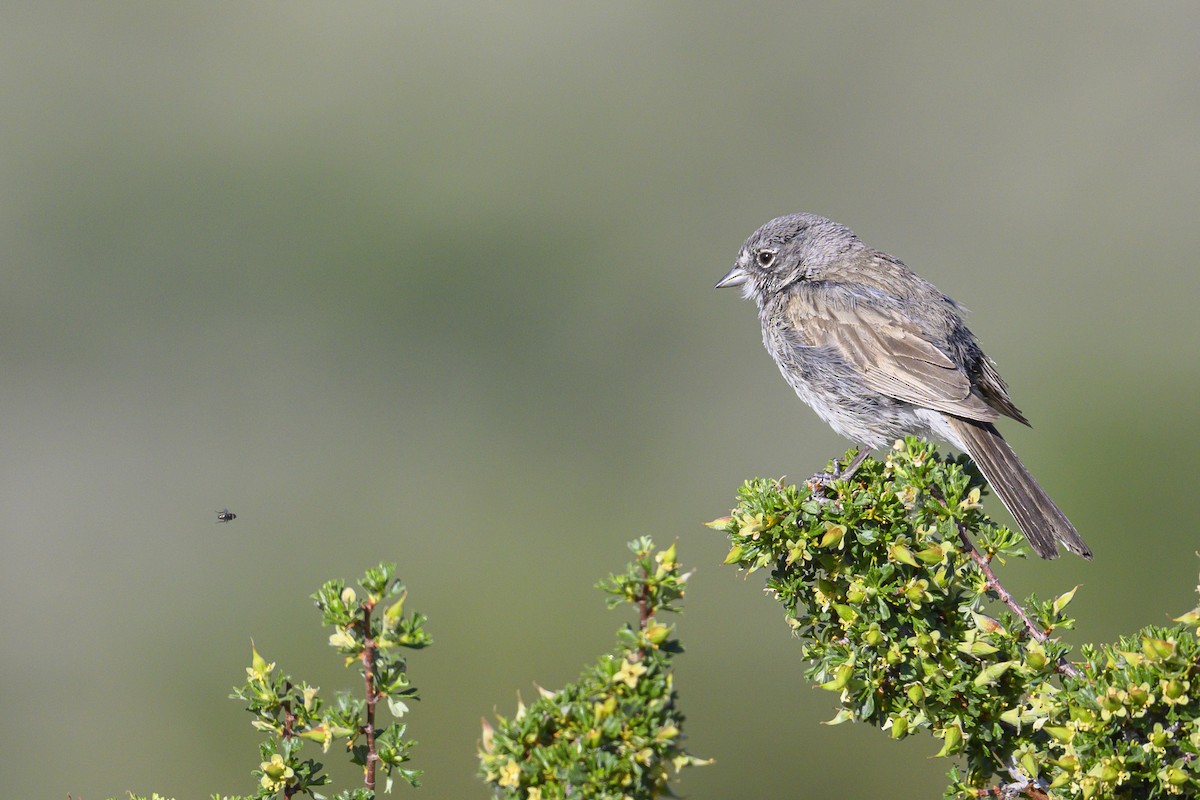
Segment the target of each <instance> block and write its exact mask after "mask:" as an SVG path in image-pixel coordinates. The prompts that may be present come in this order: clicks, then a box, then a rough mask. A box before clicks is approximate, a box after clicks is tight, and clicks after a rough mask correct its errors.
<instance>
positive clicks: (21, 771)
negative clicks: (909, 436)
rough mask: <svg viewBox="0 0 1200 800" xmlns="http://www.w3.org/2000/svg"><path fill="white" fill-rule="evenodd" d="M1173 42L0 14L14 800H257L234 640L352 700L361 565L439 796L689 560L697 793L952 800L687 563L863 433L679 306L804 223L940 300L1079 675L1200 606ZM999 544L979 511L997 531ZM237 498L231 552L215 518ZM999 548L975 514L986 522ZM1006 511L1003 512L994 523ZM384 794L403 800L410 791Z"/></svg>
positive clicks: (854, 28)
mask: <svg viewBox="0 0 1200 800" xmlns="http://www.w3.org/2000/svg"><path fill="white" fill-rule="evenodd" d="M1198 26H1200V6H1197V5H1195V4H1190V3H1178V4H1156V5H1154V6H1149V5H1146V4H1116V3H1113V4H1100V3H1089V4H1082V3H1073V4H1065V3H1064V4H1055V5H1053V6H1049V5H1045V4H1040V3H1011V4H995V5H992V4H988V5H985V4H952V3H925V4H921V3H918V4H885V3H846V4H823V5H807V6H806V5H799V4H794V3H771V4H757V5H754V6H752V7H744V6H742V7H738V8H736V9H735V8H734V7H733V6H732V5H724V4H707V5H705V4H683V3H669V4H668V3H662V4H634V3H573V4H552V3H519V4H499V3H496V4H472V5H466V4H449V3H447V4H434V3H411V4H410V3H403V4H391V3H364V4H332V3H330V4H316V3H288V4H281V3H276V4H267V3H263V4H235V3H224V4H216V3H169V4H166V3H150V2H138V3H44V4H33V3H28V4H7V5H6V6H5V7H4V8H3V10H0V92H2V95H0V99H2V103H3V110H4V113H3V125H2V126H0V170H2V172H0V176H2V180H0V225H3V241H4V256H3V260H2V269H3V273H2V280H3V290H2V291H0V303H2V304H3V313H2V314H0V331H2V336H0V360H2V367H3V372H2V378H0V409H2V413H0V429H2V432H3V438H2V441H3V453H4V458H3V461H2V463H0V469H2V470H3V480H2V481H0V492H2V497H3V520H2V522H0V525H2V530H3V533H2V539H0V546H2V550H3V556H2V559H0V591H2V592H3V595H2V597H0V602H2V610H0V641H3V650H2V653H3V655H2V656H0V681H2V689H0V720H2V729H0V730H2V732H0V736H2V737H3V738H2V740H0V775H3V779H2V781H0V783H2V784H3V791H4V794H5V795H6V796H9V797H20V798H26V797H28V798H32V797H63V796H65V795H66V794H67V793H68V792H70V793H72V795H73V796H75V797H77V798H78V797H79V796H81V795H82V796H83V797H85V798H88V800H96V798H102V797H104V796H108V795H113V794H118V793H122V792H124V791H125V790H127V789H136V790H141V791H149V790H151V789H154V790H157V791H160V792H164V793H170V794H174V795H178V796H179V797H180V798H199V797H207V796H208V793H209V792H217V791H219V792H234V791H239V792H240V791H250V790H251V789H252V785H251V779H250V776H249V771H250V770H251V769H252V768H253V767H254V766H256V765H257V762H258V758H257V751H256V747H255V743H256V742H257V741H258V736H257V735H256V733H255V732H254V731H253V730H251V728H250V726H249V724H248V723H249V717H248V716H247V715H246V714H244V712H242V710H241V708H240V706H239V704H237V703H235V702H233V701H230V700H227V699H226V695H227V694H228V692H229V689H230V687H231V686H233V685H234V684H235V683H238V682H240V681H241V679H242V678H243V676H244V672H243V668H244V666H245V665H246V664H247V663H248V660H249V642H250V638H251V637H252V636H253V637H254V638H255V640H256V641H257V643H258V645H259V648H260V650H261V651H262V652H263V654H264V655H266V656H267V657H268V658H269V659H271V660H276V661H278V662H279V663H280V665H281V667H282V668H284V669H285V670H287V671H289V672H291V673H292V674H294V675H300V676H304V677H307V678H309V679H310V680H313V681H314V682H318V683H320V684H321V685H322V686H323V687H324V688H325V689H327V690H333V689H335V688H337V687H341V686H348V685H350V684H351V682H352V680H351V678H352V676H351V674H350V673H348V672H343V671H342V670H341V668H340V666H339V665H338V663H337V660H336V658H335V657H334V656H333V654H332V652H331V651H329V649H328V648H327V646H326V644H325V633H323V632H322V631H320V630H319V629H318V624H319V620H318V616H317V613H316V611H315V610H314V609H313V608H312V607H311V603H310V601H309V600H308V595H309V593H310V592H312V591H314V590H315V589H316V588H317V587H318V586H319V585H320V583H321V582H322V581H323V580H325V579H327V578H332V577H343V578H353V577H356V576H358V575H360V574H361V572H362V570H363V568H365V567H367V566H370V565H372V564H375V563H377V562H379V561H380V560H395V561H398V562H399V563H400V571H401V574H402V575H403V576H404V578H405V580H406V582H407V583H408V584H409V587H410V590H411V599H410V601H409V604H410V607H415V608H417V609H420V610H423V611H424V612H426V613H427V614H429V616H430V620H431V621H430V630H431V632H432V633H433V635H434V637H435V639H436V645H435V646H434V647H433V648H432V649H430V650H428V651H425V652H422V653H419V654H417V655H416V656H415V657H414V658H413V659H412V660H411V662H410V666H411V671H412V674H413V677H414V679H415V681H416V683H417V685H418V686H420V687H421V689H422V694H423V701H422V703H420V704H419V705H418V706H417V707H416V709H415V711H414V713H413V714H412V715H411V718H410V719H411V731H412V733H413V735H414V736H415V737H416V738H417V739H419V740H420V746H419V748H418V749H417V751H416V762H415V766H417V767H420V768H424V769H425V770H427V773H426V787H425V788H423V789H421V790H420V791H421V793H422V795H423V796H426V797H445V798H449V797H454V798H466V797H484V796H486V793H485V791H484V788H483V786H482V784H480V783H478V782H477V781H476V779H475V778H474V770H475V765H476V762H475V755H474V752H475V746H476V741H477V739H478V735H479V718H480V717H481V716H483V715H490V714H491V712H492V710H493V709H499V710H501V711H503V712H511V710H512V709H513V707H514V705H515V702H516V692H517V691H518V690H519V691H522V692H523V693H524V694H525V696H526V697H530V696H531V695H532V694H533V689H532V683H533V682H534V681H536V682H537V683H539V684H541V685H543V686H547V687H550V688H556V687H559V686H561V685H562V684H563V683H565V682H566V681H569V680H571V679H572V678H574V676H575V675H577V673H578V671H579V669H580V668H581V667H582V666H583V665H584V664H585V663H587V662H589V661H591V660H592V659H593V658H595V656H596V655H597V654H598V653H600V652H602V651H603V650H605V649H606V648H608V647H610V646H611V644H612V642H613V632H614V630H615V629H616V627H617V626H618V625H619V624H620V623H621V622H622V621H624V620H625V619H626V618H627V617H623V616H620V615H619V614H616V613H609V612H607V611H605V610H604V607H603V600H602V597H601V596H600V595H599V593H597V592H596V591H595V590H593V589H592V588H591V587H592V584H593V583H594V582H595V581H596V580H597V579H599V578H600V577H602V575H604V574H606V573H607V572H608V571H610V570H614V569H618V568H620V566H621V565H622V564H623V563H624V561H625V556H626V552H625V550H624V542H626V541H627V540H629V539H631V538H633V537H635V536H638V535H641V534H646V533H650V534H653V535H654V536H655V537H657V539H658V541H659V542H660V543H662V544H666V543H668V542H669V541H671V540H672V539H674V538H676V537H678V538H679V540H680V555H681V558H682V560H683V561H684V562H685V564H690V565H694V566H695V567H696V568H697V572H696V574H695V576H694V578H693V582H692V584H691V591H690V593H689V597H688V603H687V609H686V613H685V614H684V616H683V618H682V619H681V620H680V622H681V624H680V634H681V636H682V639H683V642H684V644H685V646H686V647H687V650H688V652H687V654H686V655H685V656H683V657H682V658H681V660H680V661H679V675H678V679H677V687H678V690H679V691H680V693H681V695H682V702H683V708H684V710H685V712H686V713H687V714H688V718H689V719H688V734H689V736H690V743H691V748H692V750H693V751H694V752H695V753H697V754H699V755H702V756H708V757H713V758H716V759H717V764H716V765H715V766H712V767H707V768H705V769H703V770H693V771H690V772H689V773H687V774H686V776H685V780H684V782H683V784H682V786H681V787H680V788H681V791H682V792H683V793H684V794H686V795H688V796H689V797H691V798H695V799H696V800H707V799H709V798H727V797H768V796H778V795H780V794H781V793H785V794H788V795H790V796H800V797H805V796H813V797H816V796H826V795H827V794H835V795H836V796H846V797H879V796H883V795H884V794H887V795H888V796H891V795H892V794H894V789H895V787H896V786H897V785H903V786H905V787H906V790H905V792H904V794H905V796H908V797H914V798H916V797H936V796H940V793H941V790H942V788H943V787H944V781H943V778H942V776H943V774H944V771H945V768H946V767H947V766H948V765H947V764H946V763H945V762H941V761H933V760H929V759H928V758H927V757H928V756H930V755H932V754H933V753H934V752H936V750H937V745H936V744H935V743H934V742H933V741H931V740H929V739H927V738H914V739H910V740H908V741H906V742H904V743H901V744H895V743H892V742H891V741H890V740H887V739H886V737H885V736H884V735H881V734H880V733H879V732H878V731H875V730H873V729H869V728H866V727H863V726H853V725H844V726H840V727H836V728H825V727H822V726H820V725H819V724H818V723H819V722H820V721H821V720H825V719H828V718H829V717H830V716H832V703H833V698H832V697H831V696H830V695H828V694H827V693H824V692H821V691H819V690H815V689H813V688H811V686H810V685H809V682H808V681H806V680H804V678H803V676H802V674H801V673H802V669H803V664H802V662H801V660H800V657H799V650H800V648H799V645H798V643H797V642H795V641H793V640H792V639H790V637H789V634H788V630H787V627H786V626H785V624H784V622H783V619H782V613H781V610H780V609H778V608H777V607H776V606H775V605H774V604H773V602H772V601H771V600H769V599H768V598H766V597H765V596H763V595H762V593H761V587H762V578H761V576H758V575H755V576H751V577H750V578H749V579H744V578H743V577H741V576H739V575H738V574H736V573H734V572H733V571H732V570H731V569H729V568H723V567H721V566H720V562H721V559H722V558H723V557H724V555H725V552H726V549H727V545H726V544H725V542H724V541H723V540H722V538H721V537H720V536H719V535H717V534H715V533H713V532H712V531H709V530H708V529H706V528H703V527H701V525H700V523H701V522H703V521H705V520H708V519H711V518H713V517H716V516H720V515H722V514H724V513H727V511H728V509H729V507H730V506H731V505H732V503H733V494H734V491H735V489H736V487H737V486H738V485H739V483H740V482H741V481H742V480H743V479H746V478H749V477H753V476H756V475H764V476H778V475H782V474H786V475H789V476H792V477H793V478H800V477H803V476H804V475H807V474H809V473H811V472H812V471H813V470H814V469H816V468H818V467H820V466H822V465H823V464H824V462H825V460H826V459H827V458H829V457H830V456H831V455H833V454H835V453H837V452H840V451H841V450H842V449H844V448H845V447H846V446H847V443H845V442H843V441H842V440H840V439H838V438H837V437H836V436H835V435H834V434H833V433H831V432H830V431H828V430H827V429H826V428H825V427H824V426H823V425H822V424H821V423H820V422H819V421H818V420H817V418H816V417H815V416H814V415H813V414H812V413H811V412H810V411H809V410H808V409H807V408H805V407H804V406H803V405H802V404H801V403H800V402H799V401H798V400H797V399H796V398H795V397H794V396H793V394H792V393H791V391H790V390H789V389H788V388H787V387H786V385H785V384H784V383H783V381H782V380H781V379H780V377H779V375H778V373H777V371H776V369H775V366H774V365H773V364H772V363H771V361H770V359H769V357H768V356H767V355H766V353H765V352H764V351H763V350H762V346H761V344H760V340H759V332H758V324H757V320H756V318H755V314H754V309H753V307H752V306H751V305H750V304H748V303H746V302H744V301H742V300H740V299H739V297H738V296H737V294H736V293H735V292H716V291H713V289H712V286H713V283H714V282H715V281H716V280H717V279H718V278H719V277H720V276H721V275H722V274H723V273H724V272H725V270H726V269H727V268H728V267H729V265H730V264H731V262H732V259H733V257H734V255H735V253H736V251H737V249H738V247H739V246H740V244H741V242H742V240H743V239H744V238H745V237H746V236H747V235H748V234H749V233H750V232H751V231H752V230H753V229H754V228H756V227H757V226H758V225H759V224H761V223H762V222H765V221H766V220H767V219H770V218H771V217H773V216H776V215H778V214H782V213H786V212H791V211H796V210H809V211H815V212H819V213H822V214H825V215H827V216H830V217H833V218H835V219H837V220H839V221H841V222H844V223H846V224H848V225H850V226H851V227H852V228H854V229H855V230H856V231H857V232H858V233H859V234H860V235H861V236H862V237H863V238H864V239H865V240H866V241H867V242H869V243H871V244H873V245H875V246H878V247H880V248H882V249H886V250H888V251H889V252H892V253H894V254H896V255H897V256H899V257H900V258H902V259H904V260H905V261H906V262H908V263H909V264H910V265H911V266H913V267H914V268H916V269H917V270H918V271H919V272H920V273H922V274H923V275H924V276H925V277H927V278H930V279H931V280H933V281H934V282H935V283H937V284H938V285H939V286H940V287H941V288H942V289H943V290H944V291H946V292H947V293H949V294H950V295H952V296H954V297H955V298H957V299H958V300H959V301H960V302H962V303H963V304H964V305H966V306H968V307H969V308H970V309H971V311H972V315H971V317H970V320H971V324H972V327H973V328H974V330H975V331H976V333H977V334H978V335H979V336H980V338H981V339H982V341H983V343H984V346H985V347H986V348H987V349H988V351H989V352H990V353H991V355H992V356H993V357H994V358H995V359H996V360H997V361H998V362H999V364H1000V367H1001V369H1002V371H1003V373H1004V375H1005V376H1006V378H1007V379H1008V381H1009V383H1010V385H1011V387H1012V389H1013V393H1014V396H1015V398H1016V400H1017V402H1018V404H1019V405H1020V406H1021V407H1022V409H1023V410H1024V411H1025V412H1026V413H1027V414H1028V416H1029V417H1030V418H1031V419H1032V420H1033V421H1034V425H1035V426H1036V427H1035V428H1034V429H1033V430H1024V429H1021V428H1020V427H1019V426H1016V425H1009V426H1007V427H1006V428H1005V432H1006V433H1007V434H1010V435H1011V439H1012V441H1013V442H1014V446H1015V447H1016V448H1017V450H1018V451H1019V452H1020V453H1021V454H1022V455H1023V456H1024V458H1025V460H1026V461H1027V462H1028V464H1029V465H1030V466H1031V468H1032V470H1033V471H1034V472H1035V474H1037V475H1038V476H1039V477H1040V479H1041V480H1042V481H1043V482H1044V483H1045V485H1046V486H1047V487H1048V488H1049V490H1050V492H1051V493H1052V494H1053V495H1054V496H1055V497H1056V498H1057V499H1058V501H1059V502H1060V504H1061V505H1062V506H1063V508H1064V509H1066V510H1067V512H1068V513H1069V514H1070V515H1071V517H1072V519H1073V520H1074V521H1075V523H1076V524H1077V525H1078V527H1079V529H1080V530H1081V531H1083V533H1084V535H1085V536H1086V537H1087V539H1088V541H1089V542H1090V543H1091V545H1092V546H1093V548H1094V549H1095V551H1096V554H1097V555H1096V560H1095V562H1094V563H1090V564H1089V563H1085V562H1083V561H1082V560H1080V559H1076V558H1064V559H1061V560H1060V561H1057V562H1053V563H1041V562H1039V563H1028V562H1022V563H1020V564H1016V565H1013V566H1012V567H1011V568H1010V569H1009V570H1008V574H1010V575H1011V577H1010V582H1011V585H1012V587H1013V588H1014V589H1015V590H1016V591H1018V592H1020V593H1022V594H1024V593H1027V592H1029V591H1037V592H1038V593H1040V594H1041V595H1043V596H1046V595H1052V594H1057V593H1058V592H1061V591H1063V590H1065V589H1068V588H1070V587H1071V586H1073V585H1075V584H1076V583H1083V584H1084V586H1083V588H1082V589H1081V591H1080V592H1079V594H1078V596H1077V599H1076V601H1075V604H1074V610H1075V611H1076V612H1077V613H1078V616H1079V617H1080V620H1081V621H1080V625H1079V629H1078V631H1077V632H1076V634H1075V637H1076V640H1077V641H1080V642H1082V641H1091V640H1098V639H1110V638H1113V637H1115V636H1116V635H1117V634H1119V633H1121V632H1131V631H1133V630H1134V629H1135V628H1136V627H1138V626H1140V625H1143V624H1146V623H1152V622H1153V623H1160V622H1163V621H1165V620H1166V619H1167V614H1169V613H1170V614H1178V613H1181V612H1183V611H1185V610H1187V609H1189V608H1191V607H1192V606H1193V605H1194V595H1193V590H1194V586H1195V583H1196V573H1197V567H1198V566H1200V561H1198V560H1197V558H1196V557H1195V555H1194V553H1195V550H1196V546H1197V536H1196V534H1195V531H1196V529H1197V522H1198V517H1200V512H1198V511H1197V510H1196V507H1195V504H1194V502H1193V498H1194V491H1195V490H1194V475H1195V472H1196V466H1195V464H1196V456H1195V453H1196V449H1197V446H1198V445H1200V430H1198V428H1197V425H1196V422H1195V408H1196V404H1197V400H1196V397H1197V392H1198V390H1200V368H1198V367H1197V363H1196V361H1197V357H1196V354H1197V345H1198V344H1200V336H1198V331H1200V325H1198V323H1197V318H1196V312H1195V304H1196V302H1197V290H1198V289H1200V277H1198V276H1197V268H1196V257H1197V253H1200V225H1197V211H1198V210H1200V189H1198V188H1197V187H1198V186H1200V180H1198V179H1200V136H1198V134H1197V132H1198V131H1200V75H1198V72H1200V70H1198V66H1200V55H1198V51H1197V50H1196V47H1195V42H1196V33H1197V30H1200V27H1198ZM992 504H993V507H994V508H997V509H998V506H996V504H995V503H994V501H993V503H992ZM225 506H228V507H229V508H230V509H232V510H233V511H235V512H236V513H237V514H238V520H237V521H236V522H235V523H234V524H232V525H221V526H217V525H214V524H213V523H214V520H215V515H214V511H215V510H219V509H221V508H224V507H225ZM1000 513H1001V514H1002V513H1003V512H1002V510H1001V511H1000ZM1005 518H1006V519H1007V517H1005ZM405 791H407V790H405Z"/></svg>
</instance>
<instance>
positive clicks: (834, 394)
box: [717, 214, 1092, 558]
mask: <svg viewBox="0 0 1200 800" xmlns="http://www.w3.org/2000/svg"><path fill="white" fill-rule="evenodd" d="M727 286H740V287H742V291H743V294H744V295H745V296H746V297H747V298H751V299H753V300H754V301H755V303H756V304H757V305H758V317H759V320H760V321H761V322H762V333H763V344H764V345H765V346H766V348H767V352H769V353H770V354H771V357H772V358H774V359H775V363H776V364H778V365H779V371H780V372H782V373H783V377H784V379H785V380H787V382H788V383H789V384H790V385H791V387H792V388H793V389H795V391H796V394H798V395H799V396H800V399H801V400H803V401H804V402H806V403H808V404H809V405H810V406H812V408H813V410H814V411H816V412H817V414H818V416H820V417H821V419H823V420H825V422H827V423H828V424H829V425H830V427H832V428H833V429H834V430H835V431H837V432H838V433H840V434H841V435H842V436H845V437H846V438H848V439H851V440H852V441H854V442H856V443H857V444H858V445H859V452H858V454H857V455H856V456H855V458H854V460H853V461H852V462H851V463H850V464H849V465H847V466H846V467H845V468H844V469H841V470H839V471H835V475H834V476H833V477H838V478H846V477H849V476H850V475H852V474H853V473H854V470H855V469H857V468H858V465H859V464H861V463H862V460H863V459H864V458H866V456H867V454H868V453H869V452H870V450H871V449H873V448H876V447H880V446H882V445H885V444H889V443H891V442H892V441H894V440H895V439H897V438H900V437H902V436H905V435H910V434H915V435H918V436H933V437H936V438H939V439H942V440H944V441H948V442H950V443H951V444H953V445H954V446H956V447H958V448H960V449H961V450H963V451H965V452H966V453H967V454H968V455H969V456H970V457H971V460H972V461H974V462H975V464H976V465H977V466H978V467H979V470H980V472H982V473H983V476H984V477H985V478H986V479H987V481H988V483H989V484H990V485H991V487H992V489H993V490H994V491H995V492H996V495H997V496H998V497H999V498H1000V500H1001V502H1003V503H1004V506H1005V507H1006V508H1007V509H1008V510H1009V512H1010V513H1011V514H1012V515H1013V517H1014V518H1015V519H1016V521H1017V524H1018V525H1020V526H1021V530H1022V531H1023V532H1024V533H1025V538H1026V539H1028V540H1029V543H1030V544H1031V545H1032V546H1033V549H1034V550H1035V551H1036V552H1037V554H1038V555H1039V556H1041V557H1042V558H1056V557H1057V556H1058V544H1059V543H1061V544H1062V545H1063V546H1065V547H1066V548H1067V549H1068V550H1071V551H1072V552H1075V553H1078V554H1079V555H1081V556H1083V557H1084V558H1091V557H1092V551H1091V550H1090V549H1089V548H1088V546H1087V544H1085V543H1084V541H1083V539H1082V538H1081V537H1080V535H1079V532H1078V531H1077V530H1075V526H1073V525H1072V524H1071V522H1070V520H1068V519H1067V517H1066V515H1065V514H1063V512H1062V511H1061V510H1060V509H1059V507H1058V506H1057V505H1056V504H1055V503H1054V501H1053V500H1051V499H1050V496H1049V495H1048V494H1046V491H1045V490H1044V489H1043V488H1042V487H1041V486H1040V485H1039V484H1038V482H1037V481H1036V480H1034V477H1033V476H1032V475H1031V474H1029V470H1027V469H1026V468H1025V465H1024V464H1022V463H1021V460H1020V459H1019V458H1017V454H1016V453H1014V452H1013V450H1012V448H1011V447H1009V445H1008V442H1006V441H1005V440H1004V438H1003V437H1002V436H1001V435H1000V432H999V431H998V430H996V426H995V425H994V424H993V423H995V422H996V420H997V419H999V418H1000V417H1001V416H1006V417H1011V418H1012V419H1015V420H1017V421H1018V422H1021V423H1024V424H1026V425H1028V424H1029V422H1028V421H1027V420H1026V419H1025V417H1024V415H1022V414H1021V412H1020V411H1019V410H1018V409H1017V407H1016V406H1015V405H1013V402H1012V400H1010V399H1009V396H1008V387H1007V386H1006V385H1005V383H1004V381H1003V379H1001V377H1000V374H999V373H998V372H997V371H996V365H995V363H994V362H993V361H992V360H991V359H990V358H988V357H987V355H985V354H984V352H983V350H981V349H980V347H979V343H978V341H976V339H975V335H974V334H972V333H971V331H970V330H969V329H968V328H967V326H966V324H965V323H964V322H963V319H962V315H961V311H962V309H961V308H960V307H959V306H958V305H957V304H956V303H955V302H954V301H953V300H951V299H950V298H949V297H947V296H946V295H944V294H942V293H941V292H940V291H938V289H937V287H936V286H934V285H933V284H931V283H929V282H928V281H926V280H924V279H923V278H921V277H920V276H918V275H917V274H916V273H914V272H913V271H912V270H910V269H909V268H908V267H906V266H905V265H904V264H903V263H902V262H901V261H900V260H899V259H896V258H893V257H892V256H890V255H888V254H887V253H882V252H880V251H878V250H875V249H873V248H871V247H869V246H867V245H865V244H863V242H862V241H860V240H859V238H858V237H857V236H855V235H854V232H853V231H851V230H850V229H849V228H847V227H846V226H845V225H840V224H838V223H836V222H834V221H832V220H829V219H825V218H824V217H819V216H817V215H815V214H790V215H788V216H785V217H779V218H777V219H773V220H771V221H770V222H768V223H767V224H766V225H763V226H762V227H761V228H759V229H758V230H757V231H755V232H754V233H753V234H752V235H751V236H750V238H749V239H747V240H746V242H745V244H743V245H742V249H741V252H739V253H738V256H737V261H736V262H735V263H734V265H733V268H732V269H731V270H729V272H728V273H726V275H725V277H723V278H721V280H720V281H719V282H718V283H717V288H718V289H720V288H724V287H727Z"/></svg>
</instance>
